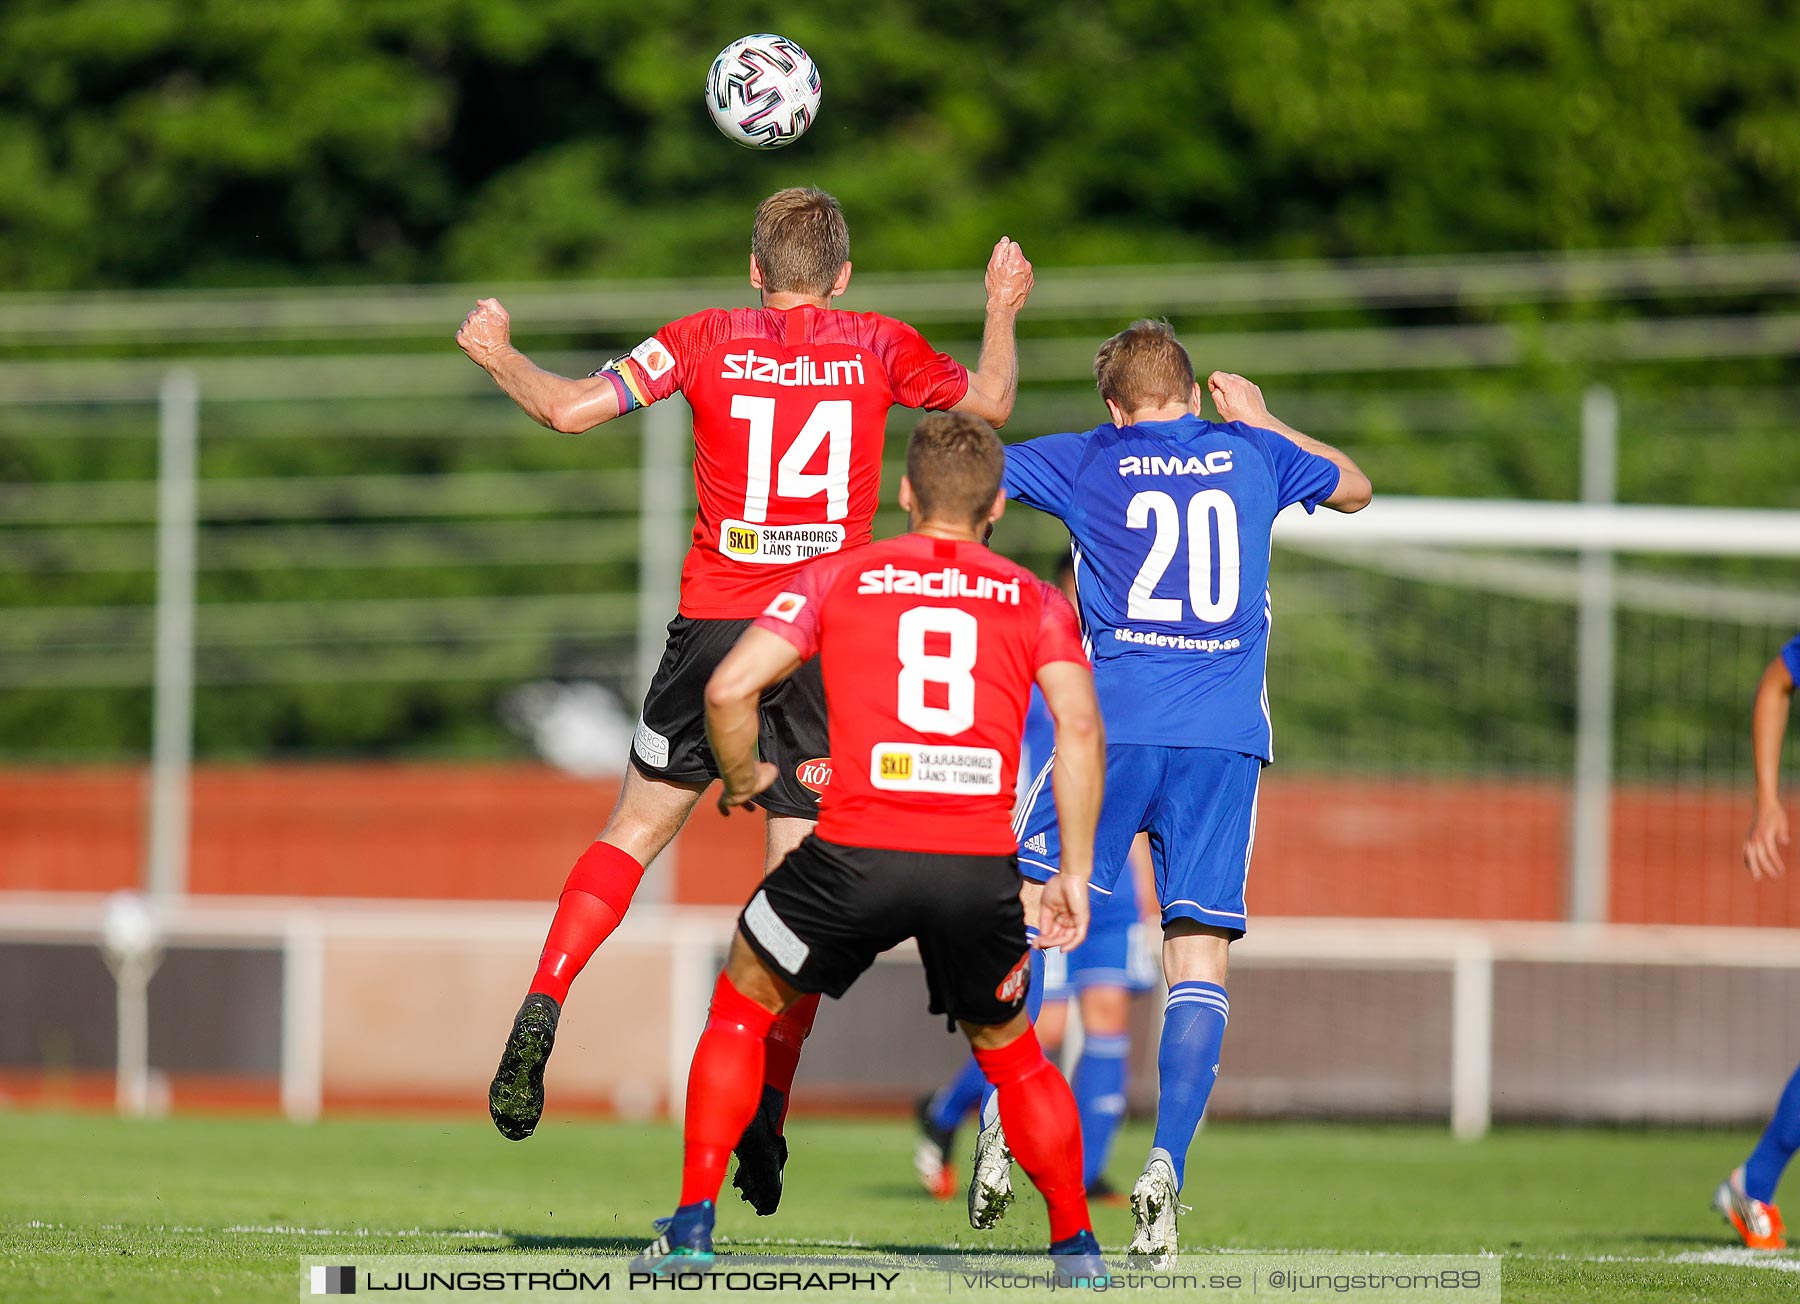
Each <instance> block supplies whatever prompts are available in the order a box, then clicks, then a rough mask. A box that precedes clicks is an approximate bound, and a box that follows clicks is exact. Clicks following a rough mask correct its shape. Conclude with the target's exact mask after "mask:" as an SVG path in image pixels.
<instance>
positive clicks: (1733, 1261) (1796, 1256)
mask: <svg viewBox="0 0 1800 1304" xmlns="http://www.w3.org/2000/svg"><path fill="white" fill-rule="evenodd" d="M12 1226H13V1227H15V1228H17V1229H18V1230H21V1231H25V1230H30V1231H65V1230H69V1224H67V1223H58V1222H45V1221H44V1220H42V1219H39V1218H33V1219H31V1220H29V1221H28V1222H22V1223H14V1224H12ZM97 1230H99V1231H124V1230H125V1224H123V1223H100V1224H98V1225H97ZM133 1230H142V1231H149V1232H170V1233H175V1234H181V1235H235V1236H348V1237H352V1238H357V1239H365V1240H366V1239H369V1238H373V1237H382V1236H435V1237H441V1238H444V1239H447V1240H495V1241H498V1240H506V1239H508V1237H509V1236H510V1235H511V1233H508V1232H502V1231H495V1230H490V1229H486V1228H462V1229H452V1230H444V1229H440V1228H432V1227H402V1228H368V1227H356V1228H345V1227H289V1226H285V1225H282V1224H268V1225H260V1226H259V1225H253V1224H243V1223H240V1224H233V1225H232V1226H229V1227H186V1226H180V1225H158V1226H154V1227H144V1228H141V1229H138V1228H134V1229H133ZM718 1243H719V1244H721V1245H735V1246H766V1247H770V1248H774V1247H786V1246H792V1247H795V1248H799V1249H805V1248H812V1249H831V1250H860V1249H866V1248H868V1247H867V1244H866V1243H865V1242H863V1241H859V1240H854V1239H851V1240H836V1239H831V1238H827V1237H817V1236H743V1237H734V1236H720V1237H719V1238H718ZM968 1250H969V1252H975V1253H979V1252H980V1250H979V1249H978V1247H974V1246H970V1247H968ZM1016 1253H1017V1254H1018V1255H1019V1256H1020V1257H1031V1255H1032V1253H1033V1252H1032V1251H1030V1250H1025V1249H1021V1250H1018V1251H1016ZM1191 1253H1195V1254H1201V1255H1225V1254H1232V1255H1249V1256H1264V1257H1279V1256H1282V1255H1291V1254H1305V1255H1329V1256H1332V1257H1334V1258H1349V1257H1354V1256H1356V1255H1358V1253H1359V1252H1358V1251H1353V1250H1344V1249H1328V1248H1325V1247H1317V1248H1312V1249H1296V1248H1294V1247H1292V1246H1284V1247H1282V1248H1280V1249H1246V1248H1244V1247H1242V1246H1229V1247H1208V1248H1204V1249H1195V1250H1193V1251H1191ZM1389 1253H1391V1251H1387V1250H1367V1251H1361V1252H1360V1254H1361V1255H1363V1256H1377V1255H1386V1254H1389ZM1468 1257H1472V1258H1483V1259H1500V1260H1506V1259H1519V1260H1523V1261H1525V1262H1530V1263H1661V1264H1681V1265H1692V1266H1695V1267H1713V1268H1760V1269H1763V1270H1765V1271H1773V1272H1793V1273H1800V1250H1789V1251H1786V1252H1771V1251H1768V1250H1749V1249H1744V1248H1742V1247H1738V1246H1730V1245H1723V1246H1720V1247H1718V1248H1717V1249H1711V1250H1684V1251H1682V1252H1681V1253H1679V1254H1661V1255H1657V1254H1519V1253H1512V1252H1508V1253H1502V1252H1500V1251H1496V1250H1477V1251H1474V1252H1472V1253H1471V1254H1470V1255H1469V1256H1468Z"/></svg>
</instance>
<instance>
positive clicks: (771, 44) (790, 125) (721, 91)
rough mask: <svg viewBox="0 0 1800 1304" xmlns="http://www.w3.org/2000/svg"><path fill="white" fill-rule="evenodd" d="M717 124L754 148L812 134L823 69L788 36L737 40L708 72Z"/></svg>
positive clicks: (789, 142)
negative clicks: (820, 70) (808, 133)
mask: <svg viewBox="0 0 1800 1304" xmlns="http://www.w3.org/2000/svg"><path fill="white" fill-rule="evenodd" d="M706 111H707V112H708V113H710V114H712V120H713V124H714V125H715V126H717V127H718V129H719V130H720V131H722V132H724V133H725V134H726V135H727V136H729V137H730V138H731V139H732V140H735V141H736V142H737V143H738V144H740V145H743V146H745V147H746V148H748V149H780V148H781V147H782V146H783V145H792V144H793V143H794V142H795V141H797V140H799V139H800V137H802V136H804V135H805V134H806V129H807V128H808V127H810V126H812V123H813V119H814V118H815V117H817V116H818V113H819V70H818V68H816V67H814V66H813V61H812V60H811V59H809V58H807V56H806V51H805V50H802V49H801V48H800V47H799V46H797V45H795V44H794V43H793V42H792V41H790V40H788V39H787V38H786V37H785V36H773V35H771V34H769V33H767V32H764V33H762V34H760V35H757V36H746V37H744V39H743V40H741V41H733V42H732V43H731V44H730V45H728V46H726V47H725V48H724V49H723V50H720V51H719V57H718V58H716V59H714V60H713V64H712V71H711V72H709V73H707V74H706Z"/></svg>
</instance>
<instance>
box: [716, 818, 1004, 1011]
mask: <svg viewBox="0 0 1800 1304" xmlns="http://www.w3.org/2000/svg"><path fill="white" fill-rule="evenodd" d="M1020 881H1021V880H1020V878H1019V860H1018V857H1017V856H1013V855H1006V856H972V855H949V854H941V853H933V852H926V851H879V850H871V849H869V848H866V847H845V846H840V845H838V844H837V843H835V842H826V841H824V840H823V839H821V838H820V837H819V836H818V835H817V834H814V835H813V836H811V837H809V838H807V839H806V841H804V842H802V843H801V844H800V845H799V846H798V847H796V848H795V849H794V850H793V851H792V852H790V853H789V854H788V857H787V859H786V860H784V861H782V862H781V864H780V865H778V866H777V867H776V868H775V871H774V872H773V873H771V874H770V875H769V876H768V877H767V878H765V879H764V880H763V882H762V886H761V887H760V888H758V889H757V892H756V895H755V896H753V897H751V898H750V904H749V905H748V906H746V907H745V908H744V912H743V914H741V915H739V916H738V931H739V932H740V933H741V934H743V937H744V941H745V942H747V943H748V944H749V945H750V948H751V949H752V950H753V951H755V952H756V953H757V955H759V956H761V957H762V959H763V961H764V962H765V963H766V964H768V965H770V966H771V967H772V968H773V969H774V970H775V971H776V972H777V973H779V974H780V975H781V976H782V977H783V978H784V979H785V980H786V981H787V982H788V983H790V984H791V985H793V986H794V987H797V988H798V989H800V990H801V991H803V992H821V993H823V994H825V995H827V996H831V997H838V996H842V995H843V994H844V993H845V992H847V991H849V990H850V985H851V984H852V983H854V982H855V981H856V980H857V979H858V978H859V977H861V976H862V974H863V971H864V970H866V969H867V968H868V967H869V966H870V965H871V964H873V963H874V962H875V957H876V956H878V955H880V954H881V953H882V952H883V951H886V950H889V949H891V948H893V947H895V946H898V945H899V944H900V943H901V942H904V941H905V940H906V939H907V938H909V937H915V938H917V939H918V941H919V954H920V956H921V957H922V958H923V959H924V961H925V983H926V986H927V987H928V988H929V989H930V993H931V1012H932V1013H933V1014H942V1015H945V1016H947V1018H948V1019H949V1020H950V1022H951V1024H952V1026H954V1024H955V1022H956V1021H957V1020H959V1019H960V1020H962V1021H964V1022H967V1023H973V1024H977V1025H979V1026H982V1027H990V1028H991V1027H995V1026H998V1025H999V1024H1003V1023H1006V1022H1009V1021H1010V1020H1011V1019H1012V1018H1013V1017H1014V1016H1015V1015H1017V1014H1018V1013H1019V1011H1020V1010H1022V1009H1024V1008H1025V989H1026V985H1027V984H1028V983H1029V982H1030V978H1031V971H1030V967H1029V965H1028V964H1027V958H1028V955H1027V951H1026V942H1025V909H1024V907H1023V906H1021V905H1020V904H1019V884H1020Z"/></svg>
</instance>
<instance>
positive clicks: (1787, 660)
mask: <svg viewBox="0 0 1800 1304" xmlns="http://www.w3.org/2000/svg"><path fill="white" fill-rule="evenodd" d="M1781 663H1782V664H1783V665H1785V666H1786V667H1787V668H1788V674H1789V675H1790V676H1792V677H1793V680H1794V682H1795V683H1796V684H1800V634H1796V635H1794V637H1793V638H1791V639H1789V640H1788V641H1787V642H1786V643H1784V644H1783V645H1782V648H1781ZM1021 773H1023V771H1021Z"/></svg>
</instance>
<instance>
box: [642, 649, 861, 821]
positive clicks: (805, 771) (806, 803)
mask: <svg viewBox="0 0 1800 1304" xmlns="http://www.w3.org/2000/svg"><path fill="white" fill-rule="evenodd" d="M749 627H750V621H748V620H696V619H693V618H691V617H688V616H677V617H675V619H674V620H672V621H670V622H669V641H668V643H667V644H665V645H664V647H663V656H662V663H661V664H660V665H658V666H657V668H656V676H655V678H653V679H652V680H651V681H650V691H649V692H648V693H647V694H645V696H644V713H643V715H642V717H641V718H640V719H639V721H638V728H637V735H636V737H634V738H633V739H632V741H631V763H632V764H633V765H634V766H636V767H637V770H638V773H640V774H644V775H647V776H649V777H650V778H652V779H669V780H671V781H673V782H675V783H706V782H708V781H709V780H712V779H716V778H718V777H719V767H718V764H717V763H716V762H715V761H714V760H713V754H712V748H711V747H709V746H708V745H707V742H706V681H707V680H709V679H711V678H712V672H713V671H714V669H716V668H717V667H718V664H719V662H721V661H723V660H724V659H725V654H726V653H727V652H729V651H731V649H732V647H733V645H734V644H736V643H737V641H738V638H739V636H740V635H742V634H743V632H744V631H745V630H746V629H748V628H749ZM757 747H758V751H759V752H760V754H761V756H762V759H763V760H765V761H772V762H774V764H775V766H776V768H777V769H778V770H780V771H781V774H780V777H778V778H777V779H776V780H775V784H774V786H773V787H771V788H770V789H769V790H768V791H767V792H765V793H763V795H762V796H761V797H758V798H757V800H756V804H757V805H758V806H760V807H762V808H763V809H764V810H766V811H768V812H770V813H771V814H774V815H793V816H796V817H797V818H799V819H806V820H816V819H818V818H819V790H820V788H821V787H823V785H824V774H825V773H827V772H828V771H829V768H830V759H829V758H830V755H831V736H830V731H829V730H828V729H827V727H826V724H825V681H824V680H823V679H821V678H820V676H819V661H818V658H817V657H815V658H813V659H812V660H811V661H808V662H807V663H806V664H805V665H803V666H801V667H800V668H799V669H798V670H796V671H795V672H794V673H793V674H791V675H789V676H788V677H787V678H786V679H784V680H782V681H781V682H780V683H779V684H776V685H775V686H774V687H773V688H770V689H768V690H767V691H765V692H764V693H763V695H762V731H761V736H760V737H759V739H758V742H757ZM815 784H816V785H819V786H817V787H815V786H813V785H815Z"/></svg>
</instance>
